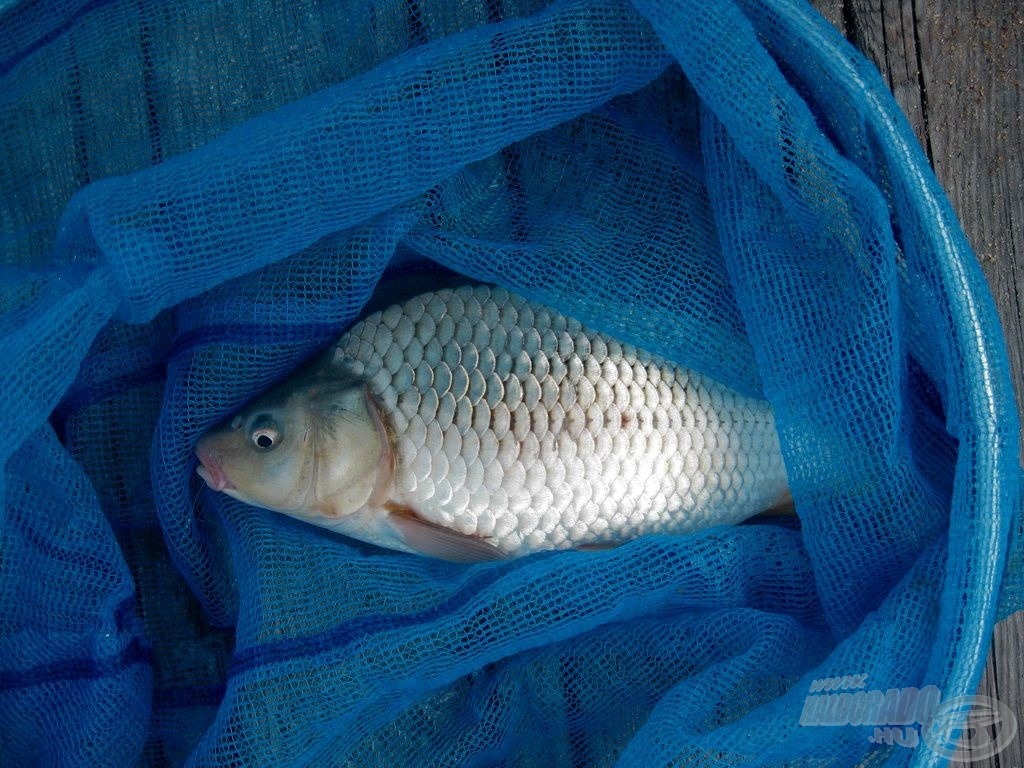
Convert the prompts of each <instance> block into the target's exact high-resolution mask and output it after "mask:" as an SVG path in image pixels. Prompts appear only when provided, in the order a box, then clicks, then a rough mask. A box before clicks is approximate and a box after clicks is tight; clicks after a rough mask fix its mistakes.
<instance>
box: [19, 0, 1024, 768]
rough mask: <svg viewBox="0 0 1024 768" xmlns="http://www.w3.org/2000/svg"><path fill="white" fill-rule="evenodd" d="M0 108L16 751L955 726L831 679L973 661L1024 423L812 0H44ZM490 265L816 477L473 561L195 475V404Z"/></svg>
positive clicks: (763, 753) (304, 752)
mask: <svg viewBox="0 0 1024 768" xmlns="http://www.w3.org/2000/svg"><path fill="white" fill-rule="evenodd" d="M0 115H2V120H0V190H2V208H0V211H2V214H0V225H2V229H0V232H2V242H3V243H4V246H3V247H4V250H3V265H2V267H0V306H2V308H3V314H2V316H0V360H2V361H3V362H2V365H0V408H2V411H3V413H4V414H5V417H6V418H5V421H6V424H7V427H6V439H5V440H4V441H2V443H0V458H2V461H3V467H4V473H3V482H2V489H0V491H2V506H0V509H2V512H0V763H2V764H4V765H115V766H119V768H120V767H123V766H125V765H131V764H139V765H182V764H188V765H196V766H199V765H232V766H241V765H387V766H397V765H438V766H442V765H444V766H447V765H479V766H485V765H488V766H489V765H509V766H525V765H545V766H547V765H565V766H569V765H572V766H590V765H638V766H648V765H687V766H697V765H719V764H728V765H783V764H785V765H815V766H818V765H855V764H861V765H880V764H893V765H904V764H916V765H931V764H939V763H941V762H943V760H944V759H945V758H944V756H943V754H942V752H941V750H937V749H934V748H932V747H930V746H929V745H928V744H926V743H925V741H924V740H923V739H922V740H920V742H919V743H917V745H916V747H915V746H913V744H912V743H911V739H910V737H909V735H905V734H904V735H902V736H901V738H903V741H904V744H901V743H899V742H898V741H894V740H893V739H892V738H889V739H888V743H887V742H886V740H885V739H879V738H875V734H874V728H873V727H872V726H871V725H870V724H866V725H856V724H850V722H851V720H850V718H847V720H846V721H845V722H843V721H842V718H839V719H838V721H837V722H831V721H829V719H828V718H827V717H825V718H822V717H817V719H815V718H814V717H808V714H807V707H808V706H810V705H808V703H807V699H808V696H809V694H810V692H811V690H812V688H814V689H815V690H817V689H820V688H821V684H820V682H819V683H818V684H817V685H816V684H815V681H822V680H825V679H830V678H843V677H846V678H847V679H848V680H855V681H856V680H859V681H860V682H862V683H864V684H865V687H866V688H867V689H870V690H875V691H881V692H886V691H888V690H890V689H897V690H903V691H905V690H909V689H915V690H922V691H923V690H925V689H928V687H929V686H932V687H934V688H935V689H937V690H938V691H940V692H941V696H942V698H943V699H944V700H946V699H954V698H956V697H959V696H963V695H969V694H973V693H974V692H975V689H976V687H977V684H978V681H979V678H980V675H981V671H982V668H983V665H984V660H985V655H986V652H987V648H988V642H989V637H990V633H991V629H992V625H993V622H994V621H995V620H996V618H997V615H1003V614H1005V613H1006V612H1008V611H1011V610H1015V609H1017V608H1019V607H1021V599H1022V598H1021V595H1022V592H1024V590H1022V588H1021V583H1022V581H1021V575H1020V574H1021V573H1022V571H1024V569H1022V568H1021V567H1020V564H1021V561H1022V558H1021V552H1020V549H1019V546H1018V545H1016V544H1015V545H1014V546H1013V547H1011V544H1010V542H1011V537H1012V540H1013V541H1014V542H1017V541H1019V536H1017V535H1014V533H1015V531H1016V529H1017V528H1018V527H1019V524H1020V518H1019V509H1020V499H1019V496H1018V485H1019V477H1020V471H1019V467H1018V460H1017V455H1018V439H1019V427H1018V421H1017V419H1018V417H1017V413H1016V410H1015V408H1014V404H1013V403H1014V401H1013V397H1012V394H1011V390H1010V380H1009V371H1008V364H1007V358H1006V354H1005V352H1004V350H1003V347H1002V336H1001V331H1000V328H999V326H998V322H997V319H996V315H995V312H994V308H993V303H992V300H991V297H990V296H989V294H988V293H987V289H986V286H985V283H984V280H983V278H982V275H981V272H980V270H979V269H978V267H977V264H976V263H975V260H974V257H973V254H972V253H971V251H970V248H969V246H968V245H967V243H966V240H965V239H964V236H963V234H962V232H961V230H960V227H959V225H958V223H957V222H956V219H955V216H954V215H953V213H952V210H951V208H950V206H949V204H948V203H947V202H946V200H945V198H944V197H943V194H942V192H941V190H940V189H939V187H938V184H937V182H936V180H935V178H934V176H933V175H932V173H931V172H930V170H929V169H928V167H927V163H926V160H925V158H924V156H923V153H922V152H921V151H920V149H919V148H918V146H917V145H916V143H915V141H914V139H913V134H912V132H911V131H910V129H909V127H908V126H907V124H906V122H905V120H904V119H903V118H902V116H901V115H900V114H899V112H898V109H897V107H896V106H895V103H894V101H893V99H892V98H891V96H890V95H889V93H888V92H887V90H886V88H885V85H884V83H883V82H882V80H881V78H880V77H879V76H878V74H877V72H875V71H874V70H873V69H872V68H871V66H870V65H869V64H867V62H866V61H865V60H864V59H863V58H862V57H861V56H860V55H859V54H858V53H856V52H855V51H854V50H853V49H852V48H851V47H850V46H849V45H847V44H846V43H845V41H843V40H842V38H841V37H840V36H839V35H838V33H836V32H835V31H834V30H833V29H832V28H831V27H830V26H829V25H828V24H827V23H826V22H825V21H824V20H822V19H821V18H820V17H818V16H817V14H816V13H815V12H814V11H813V10H811V9H810V8H809V7H808V6H805V5H804V4H803V3H802V2H799V1H798V0H762V1H761V2H755V0H735V1H734V0H700V1H698V0H692V1H689V2H688V1H686V0H676V1H675V2H653V1H652V2H646V1H641V0H638V1H637V2H635V3H634V4H633V5H630V4H628V3H626V2H620V1H618V0H573V1H571V2H557V3H554V4H551V5H548V6H545V5H544V4H543V3H542V2H533V1H531V0H525V1H524V2H515V1H514V0H489V2H487V3H483V4H474V3H448V2H443V1H441V0H439V1H438V2H428V1H427V0H381V1H380V2H362V3H360V2H348V3H345V2H326V1H325V2H312V0H300V1H298V2H296V1H295V0H288V1H287V2H284V1H283V0H282V1H280V2H275V1H274V0H256V1H255V2H248V3H239V4H233V3H229V2H226V1H225V2H205V1H204V2H180V0H178V1H176V2H164V1H163V0H141V2H140V1H139V0H132V2H127V1H125V2H120V1H119V0H100V1H98V2H97V1H95V0H94V1H93V2H75V3H67V2H56V1H48V0H40V2H21V3H14V4H8V7H7V8H6V9H5V10H0ZM460 281H474V282H477V281H484V282H490V283H496V284H498V285H501V286H504V287H506V288H508V289H511V290H513V291H515V292H518V293H520V294H523V295H525V296H527V297H528V298H531V299H534V300H537V301H541V302H544V303H547V304H550V305H552V306H554V307H556V308H558V309H560V310H561V311H563V312H565V313H566V314H569V315H572V316H574V317H577V318H579V319H580V320H582V321H583V322H585V323H586V324H588V325H590V326H592V327H595V328H598V329H600V330H602V331H605V332H608V333H610V334H612V335H614V336H616V337H618V338H620V339H623V340H626V341H630V342H633V343H635V344H638V345H640V346H642V347H644V348H647V349H649V350H651V351H653V352H657V353H659V354H662V355H665V356H667V357H669V358H671V359H672V360H675V361H677V362H678V363H680V364H682V365H685V366H688V367H691V368H695V369H697V370H700V371H703V372H705V373H707V374H708V375H710V376H712V377H713V378H715V379H718V380H719V381H722V382H723V383H725V384H728V385H730V386H732V387H734V388H736V389H738V390H740V391H742V392H745V393H748V394H752V395H759V396H763V397H765V398H767V399H768V400H770V401H771V403H772V404H773V406H774V409H775V413H776V417H777V422H778V425H779V430H780V435H781V441H782V448H783V453H784V456H785V460H786V465H787V470H788V473H789V478H790V482H791V486H792V491H793V496H794V500H795V504H796V509H797V511H798V515H799V519H798V520H794V519H790V518H781V519H774V520H768V521H759V522H756V523H754V524H745V525H739V526H733V527H717V528H712V529H709V530H706V531H704V532H701V533H697V534H693V535H687V536H650V537H645V538H641V539H638V540H636V541H633V542H631V543H628V544H626V545H624V546H621V547H619V548H616V549H613V550H607V551H597V552H562V553H547V554H540V555H535V556H532V557H528V558H525V559H521V560H515V561H509V562H498V563H486V564H480V565H473V566H465V565H457V564H452V563H447V562H441V561H438V560H433V559H428V558H423V557H417V556H411V555H406V554H401V553H397V552H390V551H384V550H380V549H376V548H374V547H371V546H369V545H363V544H360V543H357V542H354V541H352V540H349V539H345V538H342V537H340V536H336V535H333V534H331V533H328V532H325V531H323V530H320V529H316V528H314V527H312V526H308V525H304V524H302V523H299V522H295V521H292V520H289V519H286V518H284V517H282V516H278V515H275V514H274V513H271V512H266V511H262V510H258V509H255V508H252V507H247V506H245V505H243V504H241V503H239V502H236V501H233V500H231V499H229V498H227V497H225V496H223V495H220V494H213V493H211V492H209V491H208V490H205V489H204V488H203V487H202V483H201V482H200V481H199V480H198V479H197V477H196V476H195V466H196V463H195V459H194V458H193V453H192V452H193V449H194V446H195V442H196V440H197V438H198V436H199V435H200V434H202V433H203V432H204V431H205V430H206V429H208V428H209V427H210V426H212V425H213V424H215V423H217V422H218V421H219V420H220V419H222V418H223V417H224V416H226V415H228V414H229V413H231V412H232V411H233V410H235V409H237V408H238V407H239V406H241V405H242V404H244V403H245V402H246V401H247V400H249V399H250V398H252V397H253V396H254V395H256V394H258V393H259V392H261V391H263V390H265V389H266V388H267V387H269V386H271V385H272V384H274V383H275V382H277V381H280V380H281V379H283V378H284V377H286V376H287V375H288V374H289V373H290V372H291V371H293V370H294V369H295V368H296V367H297V366H299V365H301V364H302V363H303V362H304V361H306V360H308V359H310V357H311V356H313V355H316V354H317V353H318V352H319V351H320V350H322V349H323V348H324V347H325V346H326V345H328V344H330V343H331V341H333V340H334V339H336V338H337V337H338V336H339V335H340V334H341V333H342V332H343V331H344V330H345V329H346V328H347V327H348V326H349V325H350V324H351V323H352V322H353V321H354V320H355V319H356V318H358V317H359V316H361V315H362V314H363V313H365V312H366V311H367V310H368V308H370V307H380V306H383V305H384V304H386V303H387V301H389V299H391V298H394V297H396V296H403V295H408V293H409V291H410V290H413V289H418V288H422V287H423V286H427V285H434V284H442V283H443V284H451V283H457V282H460ZM1007 563H1010V565H1011V566H1012V567H1011V568H1009V570H1008V571H1007V575H1006V578H1005V584H1006V588H1005V589H1004V590H1001V585H1002V584H1003V583H1004V570H1005V566H1006V564H1007ZM1000 598H1002V600H1001V602H1000ZM853 684H854V683H851V685H853ZM929 690H930V689H929ZM812 704H813V702H812ZM819 714H820V713H819ZM912 720H913V718H911V721H912ZM910 726H911V727H914V726H915V723H913V722H911V723H910ZM922 728H923V726H922ZM902 733H903V732H902V730H901V734H902ZM890 736H891V734H890ZM915 743H916V742H915Z"/></svg>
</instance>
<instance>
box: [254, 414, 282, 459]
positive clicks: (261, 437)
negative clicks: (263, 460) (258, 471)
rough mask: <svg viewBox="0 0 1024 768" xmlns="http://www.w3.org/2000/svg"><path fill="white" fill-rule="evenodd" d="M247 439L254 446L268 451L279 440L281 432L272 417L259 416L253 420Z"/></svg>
mask: <svg viewBox="0 0 1024 768" xmlns="http://www.w3.org/2000/svg"><path fill="white" fill-rule="evenodd" d="M249 439H250V440H251V441H252V444H253V445H254V446H255V447H256V448H258V449H260V450H261V451H269V450H271V449H273V448H275V447H276V446H277V444H278V443H279V442H281V432H280V430H278V428H277V424H276V423H275V422H274V420H273V419H272V418H270V417H269V416H260V417H258V418H257V419H256V420H255V421H254V422H253V425H252V429H251V430H250V432H249Z"/></svg>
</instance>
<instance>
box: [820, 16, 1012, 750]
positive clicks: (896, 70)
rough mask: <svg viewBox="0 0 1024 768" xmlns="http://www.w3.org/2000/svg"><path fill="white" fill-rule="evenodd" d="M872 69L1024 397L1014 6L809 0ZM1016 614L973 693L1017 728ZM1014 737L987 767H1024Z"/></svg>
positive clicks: (997, 638) (1000, 630) (1003, 626)
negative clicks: (941, 206)
mask: <svg viewBox="0 0 1024 768" xmlns="http://www.w3.org/2000/svg"><path fill="white" fill-rule="evenodd" d="M814 5H815V6H816V7H817V8H818V9H819V10H820V11H821V12H822V14H823V15H824V16H826V18H828V19H829V20H830V21H831V22H832V23H833V24H835V25H836V26H837V27H838V28H839V29H841V30H842V31H843V32H844V33H845V34H846V35H847V37H848V38H849V39H850V40H851V41H852V42H853V43H854V44H855V45H857V46H858V48H860V49H861V50H862V51H863V52H864V53H865V54H866V55H867V56H868V57H869V58H871V59H872V60H873V61H874V62H875V64H876V65H877V66H878V68H879V70H880V71H881V72H882V74H883V75H884V76H885V77H886V79H887V81H888V83H889V86H890V88H891V89H892V91H893V94H894V95H895V97H896V100H897V101H898V102H899V104H900V106H901V108H902V109H903V111H904V112H905V113H906V115H907V116H908V118H909V119H910V123H911V125H912V126H913V128H914V131H915V132H916V133H917V136H918V139H919V141H920V142H921V144H922V146H924V147H925V149H926V151H927V152H928V157H929V159H930V160H931V162H932V165H933V167H934V168H935V171H936V174H937V176H938V178H939V180H940V181H941V182H942V185H943V187H944V188H945V189H946V192H947V194H948V196H949V198H950V200H951V202H952V204H953V207H954V208H955V209H956V211H957V214H958V215H959V217H960V221H961V222H962V224H963V226H964V229H965V231H966V232H967V236H968V239H969V240H970V242H971V244H972V246H973V247H974V249H975V251H976V253H977V254H978V258H979V261H980V262H981V265H982V269H983V270H984V272H985V275H986V277H987V278H988V281H989V285H990V286H991V289H992V292H993V295H994V296H995V299H996V304H997V306H998V309H999V313H1000V316H1001V319H1002V322H1003V327H1004V330H1005V333H1006V339H1007V344H1008V349H1009V355H1010V364H1011V366H1012V369H1013V379H1014V386H1015V388H1016V394H1017V407H1018V412H1020V411H1021V410H1022V408H1021V404H1022V402H1024V322H1022V315H1024V164H1022V163H1021V160H1020V157H1021V149H1022V147H1024V122H1022V117H1021V115H1022V114H1024V96H1022V85H1021V77H1022V67H1021V65H1022V62H1024V5H1022V4H1021V3H1004V2H1001V0H975V1H974V2H970V1H969V0H814ZM1022 691H1024V612H1018V613H1017V614H1015V615H1014V616H1011V617H1010V618H1009V619H1007V620H1005V621H1003V622H1001V623H1000V624H999V625H998V626H997V627H996V631H995V635H994V637H993V641H992V646H991V652H990V654H989V660H988V664H987V667H986V672H985V676H984V679H983V680H982V682H981V685H980V687H979V689H978V693H979V694H980V695H984V696H990V697H993V698H996V699H999V700H1000V701H1002V702H1003V703H1005V704H1006V705H1007V706H1008V707H1009V708H1010V709H1011V711H1013V712H1014V713H1015V714H1016V717H1017V719H1018V721H1019V722H1020V724H1021V725H1022V726H1024V700H1022ZM1022 745H1024V739H1022V738H1021V737H1020V736H1018V737H1017V738H1016V739H1015V740H1014V742H1013V743H1011V744H1010V745H1009V747H1007V748H1006V749H1005V750H1003V751H1002V752H1001V753H999V754H998V755H996V756H993V757H990V758H986V759H982V760H976V761H975V762H974V763H973V765H974V766H979V767H982V766H984V767H986V768H1000V767H1001V768H1007V766H1009V767H1010V768H1019V767H1020V766H1024V748H1022Z"/></svg>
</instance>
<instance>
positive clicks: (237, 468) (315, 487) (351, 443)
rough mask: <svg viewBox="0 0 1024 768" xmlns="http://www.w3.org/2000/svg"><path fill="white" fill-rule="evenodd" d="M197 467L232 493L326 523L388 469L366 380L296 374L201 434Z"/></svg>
mask: <svg viewBox="0 0 1024 768" xmlns="http://www.w3.org/2000/svg"><path fill="white" fill-rule="evenodd" d="M196 455H197V456H198V458H199V467H198V468H197V470H196V471H197V473H198V474H199V476H200V477H202V478H203V480H205V481H206V484H207V485H208V486H209V487H210V488H212V489H213V490H215V491H221V492H223V493H225V494H227V495H228V496H231V497H232V498H235V499H238V500H239V501H242V502H245V503H247V504H251V505H254V506H257V507H263V508H265V509H270V510H273V511H275V512H281V513H284V514H287V515H291V516H293V517H297V518H300V519H303V520H306V521H308V522H312V523H317V524H320V525H325V526H328V527H330V526H331V524H332V522H335V521H337V519H338V518H341V517H344V516H346V515H349V514H352V513H353V512H356V511H357V510H359V509H361V508H362V507H364V506H365V505H366V504H367V503H368V502H369V501H370V499H371V497H373V496H374V494H375V493H377V494H379V493H380V492H381V488H382V486H383V484H384V482H385V480H386V479H387V477H388V476H389V475H390V473H389V472H388V470H389V458H390V451H389V446H388V441H387V432H386V430H385V429H384V427H383V424H382V422H381V421H380V417H379V414H378V413H377V411H376V409H375V407H374V404H373V402H372V400H371V398H370V396H369V393H368V392H367V390H366V386H365V384H363V383H361V382H359V381H356V380H352V379H347V378H346V379H331V378H329V377H325V376H322V375H321V376H307V377H301V378H299V379H297V380H296V381H293V382H288V383H285V384H284V385H282V386H281V387H279V388H278V389H276V390H273V391H271V392H270V393H268V394H267V395H264V396H263V397H261V398H260V399H258V400H256V401H255V402H253V403H252V404H251V405H249V406H248V407H246V408H244V409H243V410H242V411H240V412H238V413H237V414H235V415H234V417H232V418H231V419H230V420H229V421H227V422H226V423H224V424H222V425H220V426H218V427H216V428H214V429H212V430H210V431H209V432H207V433H206V434H205V435H203V436H202V437H201V438H200V440H199V442H198V443H197V445H196Z"/></svg>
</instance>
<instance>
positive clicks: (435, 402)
mask: <svg viewBox="0 0 1024 768" xmlns="http://www.w3.org/2000/svg"><path fill="white" fill-rule="evenodd" d="M334 359H335V361H336V364H339V363H340V364H343V365H344V366H345V367H346V368H348V369H349V370H351V371H352V372H353V373H355V374H357V375H360V376H363V377H365V378H366V380H367V381H368V382H369V387H370V391H371V392H372V393H373V394H374V396H375V397H376V399H377V401H378V403H379V404H380V405H381V406H382V409H383V411H384V413H385V414H386V418H388V419H389V420H390V423H391V426H392V428H393V430H394V433H395V436H396V437H395V446H394V450H395V456H396V469H395V478H394V482H395V488H394V491H393V498H392V500H393V501H395V502H396V503H398V504H401V505H405V506H408V507H409V508H411V509H413V510H415V511H416V512H417V513H418V514H419V515H420V516H421V517H423V518H424V519H426V520H428V521H430V522H433V523H437V524H439V525H443V526H446V527H449V528H451V529H453V530H457V531H459V532H461V533H464V534H467V535H472V536H478V537H484V538H486V539H487V540H489V541H490V542H491V543H493V544H495V545H496V546H497V547H498V548H499V549H501V550H503V551H505V552H507V553H509V554H524V553H526V552H531V551H534V550H538V549H552V548H554V549H560V548H567V547H573V546H578V545H581V544H600V543H604V542H618V541H623V540H626V539H629V538H632V537H635V536H638V535H641V534H644V533H653V532H686V531H691V530H694V529H697V528H703V527H707V526H709V525H714V524H719V523H735V522H738V521H740V520H742V519H744V518H746V517H748V516H750V515H752V514H755V513H757V512H759V511H761V510H763V509H766V508H767V507H769V506H771V505H772V504H773V503H775V502H777V501H778V500H779V499H780V497H782V496H783V494H784V493H785V492H786V475H785V470H784V468H783V462H782V456H781V454H780V450H779V443H778V437H777V435H776V432H775V426H774V420H773V417H772V412H771V410H770V408H769V406H768V405H767V404H766V403H764V402H763V401H760V400H755V399H750V398H746V397H743V396H742V395H740V394H738V393H736V392H734V391H732V390H730V389H728V388H726V387H724V386H722V385H720V384H718V383H716V382H714V381H712V380H710V379H708V378H706V377H704V376H702V375H700V374H698V373H695V372H693V371H688V370H685V369H683V368H680V367H677V366H675V365H673V364H671V363H670V362H668V361H666V360H664V359H662V358H660V357H658V356H656V355H653V354H650V353H647V352H645V351H643V350H640V349H637V348H635V347H633V346H631V345H629V344H625V343H620V342H618V341H616V340H614V339H612V338H610V337H609V336H606V335H604V334H601V333H597V332H594V331H591V330H588V329H587V328H585V327H583V326H582V325H581V324H580V323H579V322H577V321H576V320H573V319H572V318H568V317H565V316H564V315H561V314H559V313H558V312H556V311H554V310H552V309H549V308H547V307H544V306H542V305H539V304H535V303H532V302H529V301H527V300H525V299H523V298H521V297H519V296H516V295H514V294H511V293H509V292H507V291H505V290H503V289H499V288H492V287H487V286H464V287H460V288H456V289H445V290H440V291H437V292H435V293H428V294H424V295H421V296H417V297H416V298H413V299H410V300H409V301H407V302H405V303H404V304H401V305H396V306H392V307H390V308H388V309H386V310H384V311H383V312H377V313H375V314H372V315H370V316H368V317H367V318H365V319H364V320H362V321H360V322H359V323H357V324H356V325H355V326H353V328H352V329H351V330H350V331H349V332H348V333H347V334H346V335H345V336H344V337H342V339H341V340H340V341H339V342H338V345H337V347H336V352H335V357H334Z"/></svg>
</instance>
